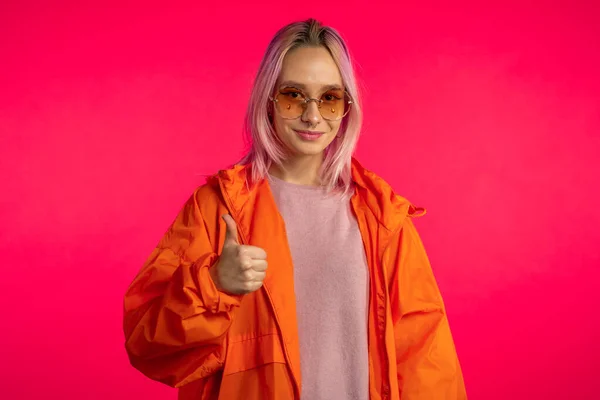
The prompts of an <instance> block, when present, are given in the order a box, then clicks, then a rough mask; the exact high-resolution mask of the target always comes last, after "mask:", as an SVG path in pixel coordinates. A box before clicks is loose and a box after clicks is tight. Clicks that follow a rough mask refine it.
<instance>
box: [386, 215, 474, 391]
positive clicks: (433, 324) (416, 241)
mask: <svg viewBox="0 0 600 400" xmlns="http://www.w3.org/2000/svg"><path fill="white" fill-rule="evenodd" d="M399 236H400V237H399V240H398V241H396V242H395V243H397V245H398V246H399V247H398V248H395V249H394V251H393V252H390V253H388V254H389V256H390V257H393V258H394V260H393V265H394V266H395V268H394V272H393V276H392V278H391V279H392V280H391V282H392V285H391V288H390V300H391V307H392V310H393V311H392V319H393V322H394V336H395V344H396V362H397V370H398V388H399V391H400V399H401V400H464V399H466V398H467V395H466V391H465V386H464V381H463V376H462V370H461V366H460V363H459V360H458V356H457V353H456V349H455V346H454V341H453V338H452V334H451V331H450V326H449V323H448V318H447V316H446V311H445V306H444V302H443V300H442V296H441V294H440V291H439V289H438V285H437V282H436V280H435V277H434V275H433V272H432V269H431V266H430V263H429V259H428V257H427V254H426V252H425V249H424V247H423V244H422V242H421V239H420V237H419V234H418V233H417V231H416V229H415V226H414V224H413V222H412V218H411V217H407V218H406V220H405V221H404V224H403V227H402V229H401V231H400V233H399Z"/></svg>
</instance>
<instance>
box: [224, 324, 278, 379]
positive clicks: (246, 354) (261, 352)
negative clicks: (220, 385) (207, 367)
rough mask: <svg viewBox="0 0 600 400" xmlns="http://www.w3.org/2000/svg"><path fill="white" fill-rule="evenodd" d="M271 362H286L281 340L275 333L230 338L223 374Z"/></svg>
mask: <svg viewBox="0 0 600 400" xmlns="http://www.w3.org/2000/svg"><path fill="white" fill-rule="evenodd" d="M273 363H278V364H285V363H286V361H285V355H284V353H283V348H282V346H281V340H280V338H279V335H277V334H276V333H273V334H267V335H262V336H258V337H255V338H250V339H242V340H238V341H235V340H232V341H230V342H229V343H228V346H227V356H226V359H225V365H224V366H223V376H227V375H231V374H235V373H237V372H242V371H247V370H250V369H254V368H258V367H261V366H263V365H265V364H273Z"/></svg>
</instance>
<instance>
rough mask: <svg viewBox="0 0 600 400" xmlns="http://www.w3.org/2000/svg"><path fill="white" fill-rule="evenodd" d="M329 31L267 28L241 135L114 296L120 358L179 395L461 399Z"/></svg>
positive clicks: (444, 329)
mask: <svg viewBox="0 0 600 400" xmlns="http://www.w3.org/2000/svg"><path fill="white" fill-rule="evenodd" d="M358 100H359V98H358V93H357V89H356V82H355V77H354V74H353V71H352V63H351V59H350V56H349V53H348V50H347V48H346V45H345V43H344V41H343V40H342V39H341V38H340V36H339V35H338V33H337V32H336V31H335V30H333V29H332V28H328V27H322V26H321V25H320V24H319V23H318V22H316V21H314V20H308V21H305V22H299V23H293V24H290V25H288V26H286V27H284V28H282V29H281V30H280V31H279V32H278V33H277V34H276V35H275V37H274V38H273V40H272V42H271V43H270V45H269V47H268V49H267V52H266V54H265V56H264V58H263V60H262V63H261V66H260V69H259V72H258V75H257V78H256V81H255V83H254V88H253V91H252V95H251V99H250V102H249V107H248V113H247V124H246V125H247V127H246V128H247V129H246V130H247V132H248V133H249V134H250V139H251V143H252V146H251V150H250V151H249V153H248V155H247V156H246V157H245V159H244V160H243V161H242V162H241V163H240V164H239V165H236V166H234V167H233V168H231V169H229V170H225V171H221V172H220V173H218V174H216V175H215V176H213V177H211V178H209V179H208V181H207V183H206V184H205V185H203V186H201V187H200V188H198V189H197V191H196V192H195V193H194V194H193V195H192V196H191V197H190V199H189V200H188V201H187V203H186V204H185V205H184V207H183V209H182V210H181V212H180V214H179V215H178V216H177V218H176V220H175V221H174V223H173V224H172V226H171V227H170V228H169V230H168V232H167V233H166V235H165V236H164V237H163V238H162V240H161V241H160V243H159V244H158V246H157V247H156V249H155V250H154V252H153V253H152V254H151V256H150V257H149V259H148V260H147V262H146V264H145V265H144V267H143V269H142V270H141V271H140V272H139V274H138V276H137V277H136V278H135V280H134V281H133V283H132V284H131V286H130V288H129V289H128V291H127V293H126V295H125V318H124V330H125V336H126V349H127V352H128V354H129V357H130V360H131V363H132V365H133V366H134V367H135V368H137V369H138V370H140V371H141V372H142V373H144V374H145V375H146V376H148V377H150V378H151V379H154V380H157V381H160V382H164V383H166V384H168V385H170V386H173V387H177V388H179V389H180V390H179V398H180V399H297V398H302V399H310V400H313V399H402V400H417V399H419V400H424V399H432V400H433V399H435V400H442V399H452V400H454V399H465V398H466V394H465V389H464V384H463V379H462V374H461V368H460V365H459V361H458V358H457V355H456V351H455V348H454V344H453V339H452V336H451V332H450V328H449V325H448V320H447V318H446V314H445V310H444V305H443V301H442V298H441V296H440V293H439V290H438V288H437V285H436V281H435V279H434V276H433V274H432V271H431V267H430V265H429V262H428V259H427V256H426V254H425V251H424V249H423V246H422V243H421V241H420V239H419V236H418V234H417V231H416V230H415V227H414V225H413V222H412V218H413V217H416V216H418V215H420V214H422V213H423V210H421V209H418V208H416V207H414V206H412V205H411V204H410V203H409V202H408V201H406V200H405V199H403V198H402V197H399V196H397V195H395V194H394V193H393V192H392V189H391V188H390V186H388V185H387V184H386V183H385V182H384V181H383V180H382V179H381V178H379V177H377V176H376V175H375V174H373V173H371V172H369V171H367V170H365V169H364V168H363V167H362V166H361V165H360V164H359V163H358V162H357V161H356V160H355V159H353V158H352V152H353V150H354V147H355V144H356V142H357V139H358V133H359V130H360V122H361V109H360V102H359V101H358Z"/></svg>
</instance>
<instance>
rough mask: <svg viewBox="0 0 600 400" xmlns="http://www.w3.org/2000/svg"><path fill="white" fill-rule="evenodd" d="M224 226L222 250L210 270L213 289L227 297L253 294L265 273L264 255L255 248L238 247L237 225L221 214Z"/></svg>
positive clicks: (258, 287) (258, 248)
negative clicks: (213, 284) (215, 287)
mask: <svg viewBox="0 0 600 400" xmlns="http://www.w3.org/2000/svg"><path fill="white" fill-rule="evenodd" d="M223 220H224V221H225V224H226V225H227V232H226V234H225V242H224V244H223V251H222V252H221V255H220V256H219V261H218V262H217V263H216V264H215V265H213V266H212V267H211V268H210V275H211V277H212V279H213V281H214V282H215V285H216V286H217V289H219V290H221V291H223V292H226V293H230V294H236V295H237V294H247V293H251V292H254V291H256V290H258V289H260V287H261V286H262V284H263V280H264V279H265V275H266V273H267V272H266V271H267V253H266V252H265V251H264V250H263V249H261V248H260V247H256V246H246V245H241V244H240V243H239V241H238V234H237V225H236V223H235V221H234V220H233V218H231V216H230V215H228V214H227V215H224V216H223Z"/></svg>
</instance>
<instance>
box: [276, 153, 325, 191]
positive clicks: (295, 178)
mask: <svg viewBox="0 0 600 400" xmlns="http://www.w3.org/2000/svg"><path fill="white" fill-rule="evenodd" d="M321 165H323V155H322V154H319V155H317V156H305V157H290V158H289V159H287V160H284V161H283V163H282V165H276V164H273V165H272V166H271V168H270V169H269V173H270V174H271V175H273V176H275V177H276V178H279V179H281V180H284V181H286V182H290V183H295V184H297V185H311V186H319V185H320V184H321V180H320V179H319V169H320V168H321Z"/></svg>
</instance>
